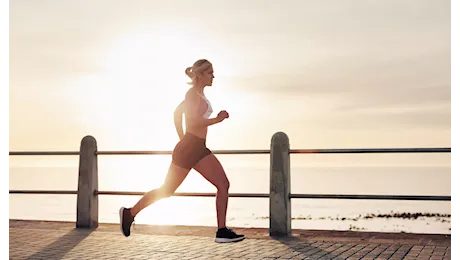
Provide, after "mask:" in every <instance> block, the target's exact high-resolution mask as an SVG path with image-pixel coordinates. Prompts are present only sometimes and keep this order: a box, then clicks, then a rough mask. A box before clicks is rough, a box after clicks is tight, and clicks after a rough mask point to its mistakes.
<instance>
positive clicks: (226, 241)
mask: <svg viewBox="0 0 460 260" xmlns="http://www.w3.org/2000/svg"><path fill="white" fill-rule="evenodd" d="M244 238H245V237H237V238H220V237H216V242H217V243H231V242H237V241H241V240H243V239H244Z"/></svg>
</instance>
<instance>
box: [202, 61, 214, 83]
mask: <svg viewBox="0 0 460 260" xmlns="http://www.w3.org/2000/svg"><path fill="white" fill-rule="evenodd" d="M213 79H214V69H213V67H212V65H211V66H209V68H208V69H206V70H205V71H203V75H202V77H201V79H200V80H201V82H202V83H203V84H204V86H212V80H213Z"/></svg>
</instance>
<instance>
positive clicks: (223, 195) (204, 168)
mask: <svg viewBox="0 0 460 260" xmlns="http://www.w3.org/2000/svg"><path fill="white" fill-rule="evenodd" d="M193 168H194V169H195V170H196V171H197V172H199V173H200V174H201V175H202V176H203V177H204V178H205V179H206V180H208V181H209V182H210V183H212V184H213V185H214V186H215V187H216V188H217V194H216V211H217V227H218V228H224V227H226V218H227V205H228V189H229V188H230V182H229V181H228V179H227V175H225V171H224V169H223V167H222V165H221V164H220V162H219V160H218V159H217V158H216V156H215V155H214V154H210V155H208V156H206V157H205V158H203V159H202V160H201V161H200V162H199V163H198V164H197V165H195V167H193Z"/></svg>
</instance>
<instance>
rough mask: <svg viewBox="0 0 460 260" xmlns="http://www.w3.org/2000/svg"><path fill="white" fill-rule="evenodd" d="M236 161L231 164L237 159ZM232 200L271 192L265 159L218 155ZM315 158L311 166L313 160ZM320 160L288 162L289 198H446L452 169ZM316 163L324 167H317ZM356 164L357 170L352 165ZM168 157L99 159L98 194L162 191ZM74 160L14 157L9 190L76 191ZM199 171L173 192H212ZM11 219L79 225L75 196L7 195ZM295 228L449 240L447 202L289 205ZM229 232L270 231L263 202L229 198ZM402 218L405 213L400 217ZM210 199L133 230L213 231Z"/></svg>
mask: <svg viewBox="0 0 460 260" xmlns="http://www.w3.org/2000/svg"><path fill="white" fill-rule="evenodd" d="M235 157H236V158H235ZM218 158H219V159H220V160H221V162H222V164H223V165H224V168H225V169H226V173H227V176H228V178H229V180H230V183H231V185H230V192H231V193H241V192H244V193H251V192H254V193H269V157H268V155H267V156H259V155H254V156H245V157H244V158H242V156H240V157H239V158H238V157H237V156H233V158H231V159H229V158H228V157H226V156H218ZM318 158H319V157H317V158H316V159H318ZM327 158H330V159H325V157H321V160H315V158H311V157H309V158H308V159H307V158H302V157H299V156H292V157H291V167H292V168H291V192H292V193H308V194H391V195H447V196H449V195H450V192H451V190H450V188H451V182H450V174H451V172H450V165H447V166H446V165H426V164H425V165H423V164H422V165H416V164H410V165H408V164H406V165H401V164H400V165H394V164H392V163H391V162H392V161H393V160H392V159H391V158H390V157H386V158H383V159H382V158H380V159H379V162H378V163H377V162H376V160H372V159H370V157H367V158H366V159H367V160H366V161H365V163H363V160H359V158H356V157H349V158H348V159H347V160H348V161H347V160H345V159H344V158H343V156H342V157H341V159H340V160H339V159H337V158H338V157H337V158H334V156H331V155H329V156H328V157H327ZM319 161H321V163H318V162H319ZM357 162H360V163H357ZM168 164H169V157H168V156H136V157H133V156H112V157H99V190H101V191H109V190H110V191H142V192H145V191H148V190H150V189H153V188H156V187H159V186H160V185H161V184H162V181H163V179H164V177H165V174H166V169H167V167H168ZM77 183H78V158H77V157H73V156H71V157H67V158H65V159H61V158H60V159H59V161H58V160H57V159H56V158H54V159H53V158H38V157H34V158H31V157H28V158H20V159H18V158H11V156H10V173H9V186H10V189H40V190H48V189H51V190H76V189H77ZM215 190H216V189H215V188H214V186H212V185H211V184H210V183H208V182H207V181H206V180H205V179H204V178H202V177H201V176H200V175H199V174H198V173H197V172H195V171H192V172H190V174H189V176H187V178H186V179H185V181H184V182H183V184H182V185H181V186H180V187H179V189H178V192H215ZM139 198H140V196H115V195H100V196H99V221H100V222H102V223H117V222H118V209H119V208H120V206H132V205H134V204H135V203H136V201H137V200H138V199H139ZM9 202H10V205H9V218H10V219H36V220H57V221H75V220H76V195H44V194H43V195H42V194H40V195H35V194H33V195H29V194H10V196H9ZM291 207H292V218H293V220H292V228H300V229H314V230H357V231H361V230H362V231H382V232H407V233H437V234H450V233H451V229H450V228H451V218H450V214H451V203H450V201H447V202H436V201H385V200H343V199H340V200H339V199H292V201H291ZM227 211H228V213H227V225H228V226H232V227H268V226H269V219H268V216H269V200H268V199H267V198H230V199H229V205H228V210H227ZM403 213H405V214H403ZM215 214H216V213H215V199H214V198H207V197H171V198H167V199H164V200H161V201H158V202H157V203H155V204H153V205H151V206H150V207H148V208H146V209H145V210H144V211H142V212H141V213H140V214H139V215H138V217H137V218H136V223H137V224H170V225H203V226H215V225H216V215H215Z"/></svg>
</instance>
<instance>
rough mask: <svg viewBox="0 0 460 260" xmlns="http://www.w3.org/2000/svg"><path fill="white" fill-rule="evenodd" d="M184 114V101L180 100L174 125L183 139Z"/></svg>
mask: <svg viewBox="0 0 460 260" xmlns="http://www.w3.org/2000/svg"><path fill="white" fill-rule="evenodd" d="M182 114H184V101H182V102H180V104H179V105H177V107H176V109H175V110H174V126H175V127H176V131H177V135H178V136H179V139H180V140H182V138H183V137H184V129H183V127H182Z"/></svg>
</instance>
